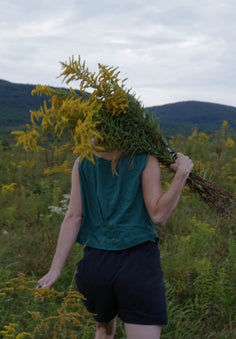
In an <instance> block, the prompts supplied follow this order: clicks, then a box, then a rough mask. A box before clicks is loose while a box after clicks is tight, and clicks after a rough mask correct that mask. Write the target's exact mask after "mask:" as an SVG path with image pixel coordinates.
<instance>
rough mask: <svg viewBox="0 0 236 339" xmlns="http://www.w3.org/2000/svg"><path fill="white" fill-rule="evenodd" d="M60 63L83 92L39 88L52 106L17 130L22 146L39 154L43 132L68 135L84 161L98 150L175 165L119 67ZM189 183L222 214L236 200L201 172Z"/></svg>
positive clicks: (65, 74)
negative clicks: (141, 155)
mask: <svg viewBox="0 0 236 339" xmlns="http://www.w3.org/2000/svg"><path fill="white" fill-rule="evenodd" d="M61 65H62V70H63V71H62V73H61V74H60V76H62V77H63V81H65V82H66V84H69V83H71V82H73V81H77V82H78V83H79V90H78V91H75V90H73V89H72V88H70V89H69V90H66V89H54V88H50V87H48V86H41V85H38V86H36V88H35V89H34V90H33V92H32V94H39V95H42V94H44V95H46V96H48V97H49V103H47V101H44V106H43V107H41V108H40V109H39V110H37V111H30V113H31V125H26V130H25V131H15V132H12V133H14V134H16V135H17V143H18V144H23V145H24V147H25V149H26V150H27V149H31V150H37V149H38V145H39V143H40V138H41V137H42V135H43V134H44V133H48V132H52V133H53V134H54V135H56V136H57V137H58V138H61V137H62V135H65V134H67V133H68V131H69V133H70V134H71V138H70V140H71V143H70V144H68V140H67V147H72V148H73V152H74V153H75V154H79V155H80V158H81V159H82V158H87V159H89V160H91V161H94V155H98V152H99V151H104V150H106V151H111V150H115V151H117V152H123V153H127V152H129V153H131V155H132V156H134V155H135V154H139V153H148V154H152V155H154V156H155V157H156V158H157V159H158V161H159V162H160V163H162V164H164V165H166V166H169V165H170V164H171V163H173V162H174V161H175V159H176V157H177V153H176V152H175V150H173V149H171V148H170V147H169V146H168V143H167V141H166V140H165V139H164V137H163V135H162V133H161V131H160V128H159V122H158V120H157V119H153V117H152V116H151V114H150V113H149V112H148V111H147V110H146V109H145V108H144V107H143V105H142V103H141V102H140V100H138V99H137V98H136V96H135V94H134V93H131V90H130V89H126V88H125V82H126V80H127V79H124V80H120V79H119V74H120V72H119V71H118V68H117V67H116V68H115V67H109V66H106V65H102V64H98V72H90V71H89V69H88V68H87V67H86V65H85V62H81V58H80V57H78V60H75V59H74V57H72V58H70V59H69V62H68V63H67V62H61ZM188 184H189V186H190V188H191V189H192V190H193V191H194V192H198V193H199V194H200V196H201V197H202V198H203V199H204V200H205V201H206V202H207V203H210V204H212V205H213V206H215V208H216V209H217V210H218V211H219V212H220V213H221V214H222V215H227V210H228V207H229V206H230V205H232V202H233V201H234V196H233V194H232V193H230V192H227V191H225V190H223V189H221V188H219V187H217V186H216V185H215V184H213V183H211V182H209V181H207V180H205V179H203V178H202V177H201V176H200V175H199V174H197V173H191V174H190V176H189V178H188Z"/></svg>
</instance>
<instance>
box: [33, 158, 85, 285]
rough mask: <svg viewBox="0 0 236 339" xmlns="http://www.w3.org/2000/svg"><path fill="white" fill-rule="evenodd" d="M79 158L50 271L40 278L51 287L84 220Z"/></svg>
mask: <svg viewBox="0 0 236 339" xmlns="http://www.w3.org/2000/svg"><path fill="white" fill-rule="evenodd" d="M78 164H79V158H78V159H76V161H75V163H74V166H73V169H72V176H71V182H72V183H71V196H70V203H69V207H68V210H67V213H66V215H65V218H64V220H63V222H62V225H61V229H60V233H59V236H58V240H57V246H56V251H55V254H54V257H53V260H52V264H51V267H50V269H49V271H48V273H47V274H46V275H45V276H43V277H42V278H41V279H40V280H39V285H41V286H44V287H48V288H49V287H51V286H52V285H53V284H54V283H55V282H56V280H57V279H58V278H59V276H60V274H61V270H62V267H63V265H64V263H65V261H66V259H67V257H68V255H69V253H70V251H71V249H72V247H73V245H74V244H75V241H76V238H77V236H78V233H79V230H80V226H81V220H82V201H81V192H80V180H79V172H78Z"/></svg>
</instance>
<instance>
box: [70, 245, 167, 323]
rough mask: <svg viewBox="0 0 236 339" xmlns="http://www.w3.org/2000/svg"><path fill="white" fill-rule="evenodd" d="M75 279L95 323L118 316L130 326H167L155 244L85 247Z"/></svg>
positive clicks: (160, 270) (158, 256) (158, 258)
mask: <svg viewBox="0 0 236 339" xmlns="http://www.w3.org/2000/svg"><path fill="white" fill-rule="evenodd" d="M75 280H76V284H77V287H78V290H79V292H80V293H81V294H82V295H83V296H84V297H85V298H86V300H85V301H84V303H85V305H86V307H87V309H88V311H89V312H91V313H93V314H95V317H94V318H95V320H96V321H99V322H109V321H111V320H112V319H113V318H114V317H115V316H116V315H118V316H119V317H120V319H121V320H122V321H123V322H126V323H131V324H144V325H164V324H166V323H167V309H166V298H165V285H164V282H163V274H162V269H161V265H160V254H159V249H158V245H157V244H156V243H155V242H153V241H148V242H145V243H143V244H141V245H138V246H135V247H132V248H129V249H126V250H121V251H107V250H99V249H94V248H91V247H85V249H84V257H83V259H82V260H81V261H80V262H79V263H78V264H77V270H76V274H75Z"/></svg>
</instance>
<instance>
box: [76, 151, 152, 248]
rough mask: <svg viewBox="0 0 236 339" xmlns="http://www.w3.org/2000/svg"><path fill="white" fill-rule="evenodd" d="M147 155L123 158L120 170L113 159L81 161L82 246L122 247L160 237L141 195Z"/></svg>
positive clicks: (80, 239) (80, 233)
mask: <svg viewBox="0 0 236 339" xmlns="http://www.w3.org/2000/svg"><path fill="white" fill-rule="evenodd" d="M147 159H148V155H147V154H141V155H137V156H135V158H134V159H132V160H130V156H129V155H124V156H122V157H121V159H120V161H119V163H118V165H117V169H116V170H117V173H118V175H116V174H113V173H112V171H111V161H110V160H105V159H103V158H98V157H95V164H93V163H92V162H91V161H89V160H87V159H83V160H82V161H81V163H80V164H79V176H80V185H81V197H82V206H83V218H82V225H81V229H80V232H79V234H78V238H77V241H78V242H79V243H80V244H82V245H87V246H90V247H94V248H98V249H105V250H122V249H126V248H129V247H132V246H135V245H138V244H141V243H143V242H145V241H148V240H151V239H154V238H157V237H158V236H157V234H156V231H155V226H154V224H153V222H152V221H151V219H150V217H149V214H148V212H147V209H146V207H145V203H144V200H143V194H142V185H141V174H142V171H143V170H144V168H145V166H146V163H147Z"/></svg>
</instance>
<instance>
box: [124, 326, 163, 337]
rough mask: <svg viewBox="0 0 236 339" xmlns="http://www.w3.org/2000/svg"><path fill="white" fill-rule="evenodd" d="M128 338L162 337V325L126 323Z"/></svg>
mask: <svg viewBox="0 0 236 339" xmlns="http://www.w3.org/2000/svg"><path fill="white" fill-rule="evenodd" d="M124 326H125V333H126V336H127V339H143V338H145V339H160V337H161V326H158V325H136V324H127V323H125V324H124Z"/></svg>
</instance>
